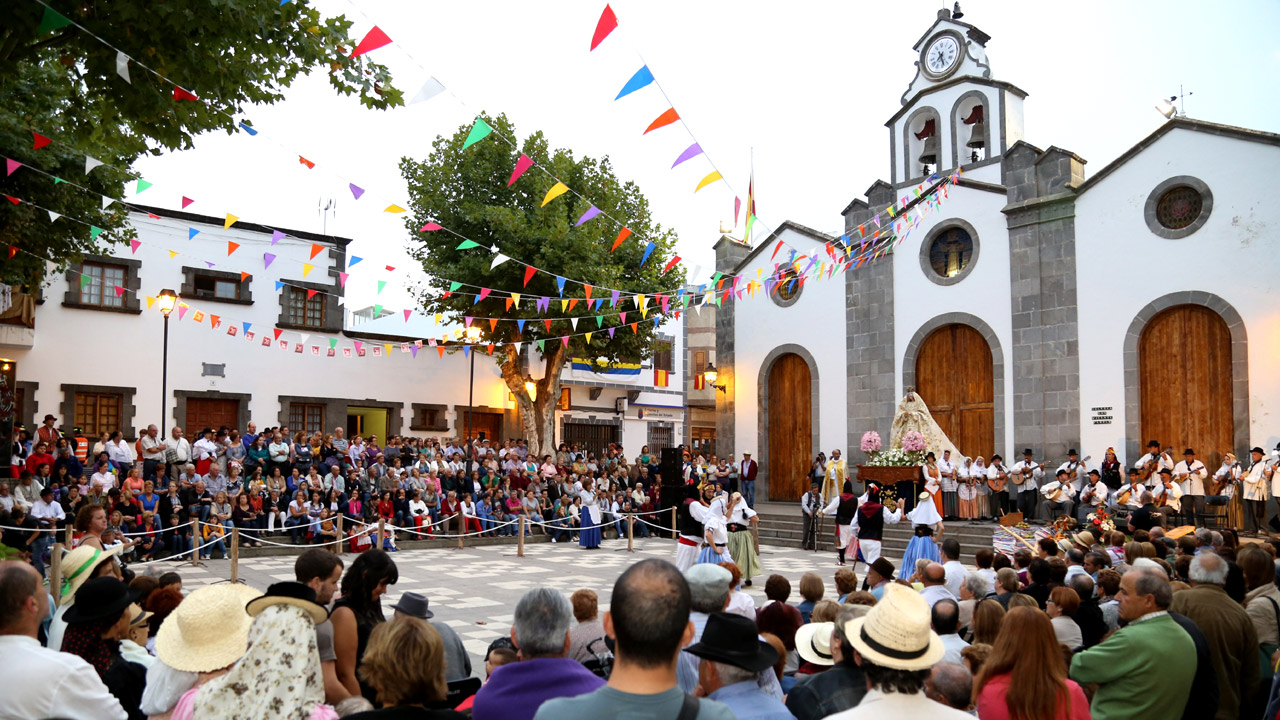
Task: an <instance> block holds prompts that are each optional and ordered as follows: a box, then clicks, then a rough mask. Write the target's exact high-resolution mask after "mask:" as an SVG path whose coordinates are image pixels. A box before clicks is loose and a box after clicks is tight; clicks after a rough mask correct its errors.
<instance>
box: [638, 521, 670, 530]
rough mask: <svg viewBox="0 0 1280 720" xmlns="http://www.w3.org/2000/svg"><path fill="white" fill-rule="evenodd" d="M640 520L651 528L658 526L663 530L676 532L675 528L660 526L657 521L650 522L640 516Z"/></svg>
mask: <svg viewBox="0 0 1280 720" xmlns="http://www.w3.org/2000/svg"><path fill="white" fill-rule="evenodd" d="M640 522H642V523H644V524H645V525H648V526H649V527H652V528H658V529H659V530H662V531H663V532H676V529H675V528H669V527H663V526H661V525H658V524H657V523H651V522H649V521H648V520H645V519H644V518H641V519H640Z"/></svg>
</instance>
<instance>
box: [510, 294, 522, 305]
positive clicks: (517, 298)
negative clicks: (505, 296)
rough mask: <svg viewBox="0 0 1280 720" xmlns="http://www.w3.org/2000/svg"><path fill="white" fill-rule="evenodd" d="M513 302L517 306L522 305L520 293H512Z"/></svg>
mask: <svg viewBox="0 0 1280 720" xmlns="http://www.w3.org/2000/svg"><path fill="white" fill-rule="evenodd" d="M511 302H512V304H514V305H515V306H516V307H520V293H511Z"/></svg>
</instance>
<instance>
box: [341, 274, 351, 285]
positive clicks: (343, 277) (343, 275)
mask: <svg viewBox="0 0 1280 720" xmlns="http://www.w3.org/2000/svg"><path fill="white" fill-rule="evenodd" d="M349 277H351V274H350V273H344V272H340V273H338V282H339V283H341V285H342V287H344V288H345V287H346V286H347V278H349Z"/></svg>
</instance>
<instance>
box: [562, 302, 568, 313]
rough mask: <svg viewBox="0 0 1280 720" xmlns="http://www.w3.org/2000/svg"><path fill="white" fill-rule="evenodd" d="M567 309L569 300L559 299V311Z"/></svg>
mask: <svg viewBox="0 0 1280 720" xmlns="http://www.w3.org/2000/svg"><path fill="white" fill-rule="evenodd" d="M568 309H569V301H568V300H561V301H560V312H564V311H565V310H568Z"/></svg>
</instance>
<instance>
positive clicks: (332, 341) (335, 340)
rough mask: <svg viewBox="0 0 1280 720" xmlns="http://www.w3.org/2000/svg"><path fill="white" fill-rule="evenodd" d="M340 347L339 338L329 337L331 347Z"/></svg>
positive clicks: (331, 348)
mask: <svg viewBox="0 0 1280 720" xmlns="http://www.w3.org/2000/svg"><path fill="white" fill-rule="evenodd" d="M336 347H338V338H329V349H330V350H333V349H334V348H336Z"/></svg>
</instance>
